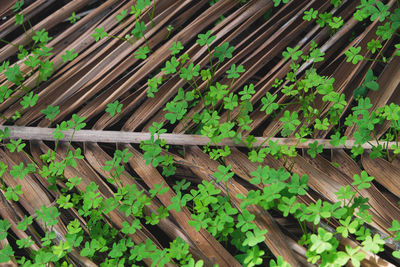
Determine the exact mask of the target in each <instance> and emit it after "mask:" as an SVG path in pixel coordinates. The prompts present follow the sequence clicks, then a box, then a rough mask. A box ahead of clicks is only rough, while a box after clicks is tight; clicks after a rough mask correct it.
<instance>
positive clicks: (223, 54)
mask: <svg viewBox="0 0 400 267" xmlns="http://www.w3.org/2000/svg"><path fill="white" fill-rule="evenodd" d="M233 50H235V48H234V47H233V46H229V43H228V42H225V43H223V44H222V45H220V46H217V47H216V48H215V52H214V56H215V57H216V58H218V60H219V62H223V61H224V60H225V58H232V53H233Z"/></svg>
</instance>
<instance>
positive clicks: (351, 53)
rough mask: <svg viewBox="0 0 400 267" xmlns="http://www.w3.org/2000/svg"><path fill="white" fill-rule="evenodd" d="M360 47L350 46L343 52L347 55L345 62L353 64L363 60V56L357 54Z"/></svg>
mask: <svg viewBox="0 0 400 267" xmlns="http://www.w3.org/2000/svg"><path fill="white" fill-rule="evenodd" d="M360 51H361V47H360V46H359V47H353V46H352V47H350V48H349V50H347V51H346V52H345V55H346V56H347V59H346V62H351V63H353V64H357V63H358V62H359V61H361V60H363V58H364V57H363V56H362V55H359V54H358V53H360Z"/></svg>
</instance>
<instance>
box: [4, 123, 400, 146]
mask: <svg viewBox="0 0 400 267" xmlns="http://www.w3.org/2000/svg"><path fill="white" fill-rule="evenodd" d="M5 128H8V129H9V130H10V136H9V138H8V139H23V140H42V141H54V137H53V135H52V133H53V132H54V130H55V129H53V128H39V127H25V126H4V125H0V130H4V129H5ZM63 133H64V135H65V137H64V138H63V139H60V141H70V140H71V137H72V133H73V131H72V130H68V131H65V132H63ZM150 137H151V134H150V133H144V132H120V131H101V130H80V131H78V132H75V133H74V135H73V141H74V142H99V143H125V144H128V143H133V144H139V143H140V142H141V141H145V140H149V139H150ZM159 137H160V138H161V139H164V140H165V141H166V143H167V144H170V145H207V144H208V143H209V142H210V139H209V138H208V137H203V136H201V135H194V134H170V133H166V134H161V135H160V136H159ZM255 140H256V142H255V143H253V146H255V147H258V146H261V147H267V146H269V144H268V142H266V141H272V142H278V144H280V145H287V146H295V147H296V148H308V145H309V144H311V143H314V142H315V141H316V142H318V144H322V145H323V146H324V149H340V148H351V147H352V146H353V145H354V144H355V140H347V141H346V142H345V145H341V144H340V145H338V146H333V145H332V144H330V143H329V141H330V139H305V141H304V142H302V143H299V142H298V140H297V139H295V138H277V137H271V138H268V137H255ZM217 145H221V146H224V145H228V146H235V147H246V146H247V145H246V144H244V143H239V144H236V143H235V142H234V141H233V140H232V139H225V140H222V141H221V142H219V143H217ZM376 145H377V143H376V142H375V141H371V142H370V143H368V144H363V145H362V147H363V148H364V149H372V146H376ZM392 145H396V142H388V146H389V149H392V148H391V147H392Z"/></svg>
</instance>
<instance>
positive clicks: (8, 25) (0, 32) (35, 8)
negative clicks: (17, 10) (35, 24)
mask: <svg viewBox="0 0 400 267" xmlns="http://www.w3.org/2000/svg"><path fill="white" fill-rule="evenodd" d="M53 2H55V0H39V1H35V2H33V4H32V5H29V6H28V7H27V8H24V10H23V11H22V13H23V14H24V16H25V18H24V23H26V21H27V19H32V17H33V16H35V15H36V14H38V13H40V12H42V11H43V9H45V8H46V7H48V6H49V5H50V4H52V3H53ZM2 5H3V3H2ZM0 13H1V11H0ZM18 27H19V25H17V24H16V23H15V16H13V17H10V18H9V20H7V21H6V22H5V23H3V24H1V26H0V38H4V37H5V36H6V35H7V34H9V33H10V32H12V31H13V30H15V29H17V28H18Z"/></svg>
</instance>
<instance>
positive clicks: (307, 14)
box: [303, 8, 318, 21]
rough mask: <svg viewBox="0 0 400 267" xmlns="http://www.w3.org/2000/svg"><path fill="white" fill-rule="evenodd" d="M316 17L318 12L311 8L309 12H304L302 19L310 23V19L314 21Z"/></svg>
mask: <svg viewBox="0 0 400 267" xmlns="http://www.w3.org/2000/svg"><path fill="white" fill-rule="evenodd" d="M317 15H318V10H314V8H311V9H310V10H307V11H304V16H303V19H304V20H307V21H311V20H312V19H316V18H317Z"/></svg>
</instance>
